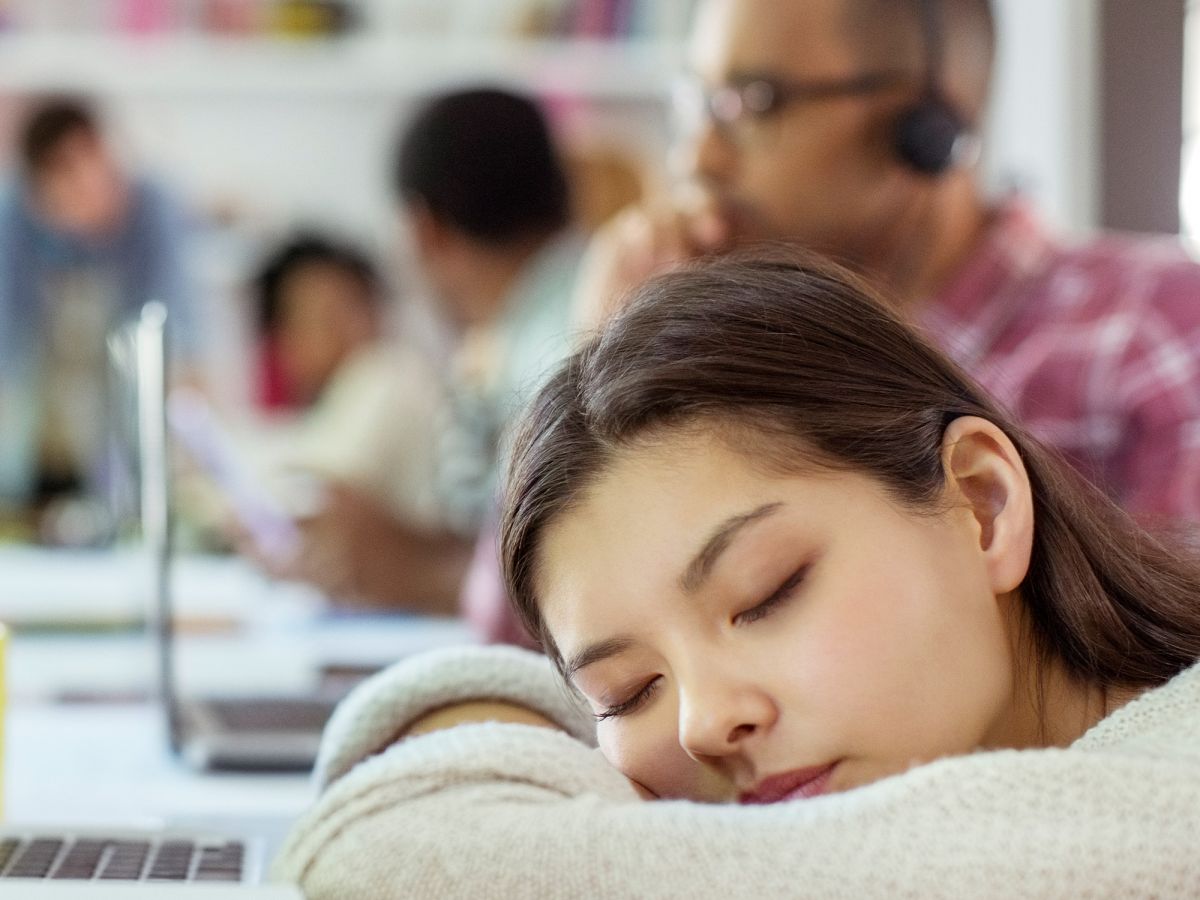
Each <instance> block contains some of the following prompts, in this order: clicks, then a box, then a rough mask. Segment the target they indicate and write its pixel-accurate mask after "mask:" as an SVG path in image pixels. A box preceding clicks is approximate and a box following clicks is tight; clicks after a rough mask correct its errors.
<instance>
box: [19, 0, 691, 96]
mask: <svg viewBox="0 0 1200 900" xmlns="http://www.w3.org/2000/svg"><path fill="white" fill-rule="evenodd" d="M693 5H694V2H693V0H437V2H434V0H339V2H334V0H0V90H3V91H11V92H49V91H75V90H86V91H89V92H96V93H114V94H129V93H133V94H171V95H180V94H226V93H231V92H232V93H242V94H278V93H291V94H308V95H324V94H334V95H336V94H371V93H376V94H388V95H397V94H400V95H403V94H409V93H418V92H422V91H425V90H428V89H429V88H431V87H433V86H437V85H441V84H446V83H449V82H456V81H465V80H469V79H492V80H502V81H506V82H510V83H514V84H519V85H523V86H526V87H529V88H531V89H535V90H539V91H542V92H551V93H555V94H560V95H576V96H580V97H585V98H594V99H596V100H600V101H603V100H605V99H613V100H637V99H640V98H645V99H648V100H656V99H660V98H662V97H663V96H664V95H665V94H666V93H667V92H668V91H669V87H670V83H671V79H672V76H673V73H674V72H676V71H678V66H679V64H680V61H681V58H682V45H683V34H684V32H685V31H686V28H687V22H688V19H689V16H690V13H691V8H692V6H693Z"/></svg>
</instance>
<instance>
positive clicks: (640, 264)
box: [575, 207, 731, 329]
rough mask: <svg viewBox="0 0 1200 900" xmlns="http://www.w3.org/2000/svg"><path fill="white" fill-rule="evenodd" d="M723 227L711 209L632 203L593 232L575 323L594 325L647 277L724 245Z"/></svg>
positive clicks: (725, 227) (726, 233)
mask: <svg viewBox="0 0 1200 900" xmlns="http://www.w3.org/2000/svg"><path fill="white" fill-rule="evenodd" d="M730 239H731V235H730V232H729V227H728V225H727V224H726V223H725V221H724V219H722V218H721V217H720V216H719V215H718V214H717V213H716V212H715V211H714V210H712V209H710V208H703V207H702V208H697V209H693V210H683V209H680V208H677V207H663V208H659V209H651V208H645V207H632V208H630V209H627V210H625V211H624V212H622V213H620V214H619V215H617V216H615V217H614V218H613V220H612V221H611V222H610V223H609V224H608V225H606V226H605V227H604V228H602V229H601V230H600V231H599V232H597V233H596V236H595V237H594V238H593V239H592V243H591V245H590V246H589V248H588V252H587V256H586V257H585V259H584V262H583V267H582V270H581V274H580V278H579V282H578V286H577V288H576V294H575V314H576V321H577V323H578V324H579V325H580V326H581V327H583V328H585V329H591V328H598V327H600V326H602V325H603V324H604V323H605V322H606V321H608V319H609V318H611V317H612V316H613V315H614V314H615V313H616V312H617V311H618V310H619V309H620V307H621V305H622V304H623V303H624V301H625V299H626V298H627V297H628V296H629V293H630V292H631V291H632V290H633V289H634V288H636V287H638V286H639V285H641V284H642V283H643V282H645V281H646V280H647V279H650V278H652V277H654V276H655V275H661V274H662V273H664V272H669V271H670V270H671V269H674V268H676V267H678V266H680V265H682V264H683V263H686V262H689V261H691V260H693V259H698V258H700V257H703V256H707V255H709V254H712V253H718V252H720V251H722V250H725V249H727V248H728V245H729V243H730Z"/></svg>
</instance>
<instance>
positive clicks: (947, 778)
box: [276, 650, 1200, 900]
mask: <svg viewBox="0 0 1200 900" xmlns="http://www.w3.org/2000/svg"><path fill="white" fill-rule="evenodd" d="M487 652H488V653H495V652H496V651H494V650H492V651H487ZM504 652H506V653H510V654H516V653H519V651H512V650H507V651H504ZM443 658H444V657H443ZM514 658H515V657H514ZM525 662H526V661H519V662H518V665H519V666H520V665H525ZM469 667H470V666H469V665H467V666H464V670H465V668H469ZM483 668H487V666H483V667H481V671H482V669H483ZM494 668H495V667H494V666H493V669H494ZM527 671H531V670H527ZM543 671H545V673H546V674H547V676H549V677H550V678H552V677H553V676H552V675H550V673H549V671H548V670H543ZM545 687H546V689H547V690H548V691H549V690H550V688H551V683H550V682H547V683H546V685H545ZM485 696H496V691H492V692H490V693H486V694H485ZM401 705H404V704H403V703H402V704H401ZM418 705H420V704H418ZM540 711H543V712H545V711H546V710H545V709H544V708H542V709H541V710H540ZM346 715H348V713H347V714H346ZM404 715H409V714H408V713H405V714H404ZM335 724H337V723H336V722H335ZM342 724H343V725H344V724H345V721H343V722H342ZM360 746H365V744H362V745H360ZM335 756H336V754H329V755H328V756H327V757H326V762H327V763H328V761H329V759H332V758H334V757H335ZM325 771H326V774H327V776H334V773H335V772H336V767H328V766H327V768H326V770H325ZM1196 775H1197V772H1196V766H1195V763H1194V761H1192V762H1185V761H1180V760H1178V759H1164V758H1162V757H1155V756H1153V755H1147V756H1142V755H1137V754H1122V753H1119V752H1109V753H1099V752H1088V751H1081V750H1047V751H1037V752H1030V751H1025V752H1017V751H1007V752H1002V753H990V754H977V755H975V756H971V757H962V758H958V759H953V760H946V761H942V762H938V763H934V764H931V765H928V766H925V767H922V768H920V769H915V770H913V771H911V772H909V773H908V774H906V775H903V776H899V777H896V778H891V779H888V780H886V781H883V782H880V783H878V784H875V785H872V786H870V787H867V788H863V789H861V790H858V791H855V792H851V793H849V794H843V795H838V796H832V797H824V798H819V799H816V800H808V801H799V802H793V803H784V804H777V805H774V806H769V807H738V806H731V805H722V806H716V805H711V806H710V805H701V804H694V803H686V802H661V801H660V802H650V803H647V802H642V801H640V800H639V799H638V798H637V796H636V794H635V792H634V791H633V790H632V789H631V788H630V786H629V784H628V782H626V781H625V779H624V778H623V777H622V776H621V775H620V774H619V773H617V772H616V771H614V770H613V769H612V768H611V767H609V766H608V765H607V763H606V762H605V761H604V760H603V759H602V758H601V757H600V755H599V754H598V752H597V751H596V750H595V749H593V748H592V747H591V746H589V745H588V744H585V743H584V742H583V741H581V740H579V739H578V738H576V737H572V736H571V735H569V734H565V733H558V732H553V731H551V730H549V729H544V728H535V727H530V726H522V725H508V724H495V723H491V724H478V725H466V726H460V727H458V728H453V729H448V730H445V731H440V732H435V733H433V734H430V735H427V736H423V737H419V738H414V739H412V740H408V741H404V742H402V743H399V744H393V745H391V746H389V747H388V748H387V749H386V750H384V751H383V752H381V753H377V754H375V755H373V756H369V757H368V758H366V759H363V761H361V762H359V763H358V764H357V765H355V766H353V768H352V769H351V770H350V771H348V772H347V773H346V774H344V775H342V776H341V777H338V778H336V780H334V781H333V782H332V783H331V784H330V785H329V786H328V788H327V789H326V790H325V792H324V793H323V795H322V796H321V798H320V799H319V800H318V802H317V804H316V806H315V807H314V808H313V809H312V810H311V811H310V812H309V813H308V814H307V815H306V816H305V817H304V818H303V820H302V821H301V822H300V823H299V824H298V825H297V826H296V828H295V829H294V831H293V833H292V835H291V836H290V838H289V840H288V842H287V845H286V847H285V848H284V851H283V853H282V855H281V857H280V859H279V860H278V861H277V864H276V875H277V877H280V878H284V879H287V880H292V881H296V882H298V883H300V884H301V886H302V887H303V889H304V890H305V892H306V896H308V897H309V898H310V900H323V898H334V897H336V898H339V900H354V898H361V900H381V898H392V897H478V896H493V897H589V898H591V897H632V896H637V897H681V896H705V897H708V896H713V897H717V896H725V897H730V896H747V897H777V896H811V897H838V896H845V897H862V896H887V897H898V896H909V897H941V896H946V897H965V896H969V897H973V898H975V897H1010V896H1029V897H1057V896H1062V897H1066V896H1078V895H1080V894H1081V893H1086V892H1087V890H1088V889H1093V890H1100V891H1101V892H1102V893H1103V894H1104V895H1106V896H1124V895H1134V894H1136V895H1141V896H1145V895H1156V896H1160V897H1173V896H1195V895H1196V892H1197V889H1198V888H1200V856H1198V854H1197V853H1196V852H1195V835H1196V834H1197V833H1200V778H1197V777H1196Z"/></svg>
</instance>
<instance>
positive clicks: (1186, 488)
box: [579, 0, 1200, 523]
mask: <svg viewBox="0 0 1200 900" xmlns="http://www.w3.org/2000/svg"><path fill="white" fill-rule="evenodd" d="M994 43H995V25H994V20H993V16H992V10H991V8H990V4H989V3H988V0H921V2H918V0H804V2H779V0H702V2H701V3H700V8H699V10H698V14H697V19H696V23H695V28H694V32H693V39H692V44H691V53H690V60H689V64H690V88H689V89H688V90H685V91H684V92H682V93H681V94H680V99H679V101H678V102H677V104H676V106H677V108H678V109H677V111H678V112H679V113H680V114H681V117H682V118H684V119H685V120H686V119H691V125H692V133H691V137H690V140H688V141H686V142H685V146H686V149H687V154H686V158H685V159H684V160H683V163H684V167H685V168H686V176H687V177H686V179H684V184H685V189H684V190H683V191H681V194H680V196H678V197H675V198H672V202H671V203H670V204H668V205H667V207H666V208H665V209H657V210H633V211H630V212H627V213H625V214H623V215H622V216H621V217H619V218H618V220H616V221H615V222H614V223H613V225H612V226H611V227H610V228H609V229H608V230H607V232H606V233H605V234H603V235H602V236H601V237H600V238H599V239H598V240H597V241H596V242H595V243H594V245H593V247H592V250H591V253H590V259H589V262H588V265H587V268H586V277H585V280H584V282H583V283H582V284H581V289H580V298H579V299H580V302H581V307H582V313H583V315H584V317H585V319H588V320H591V321H598V320H602V319H603V318H604V317H605V316H607V315H608V314H610V313H611V311H612V310H613V308H614V307H615V306H616V305H617V304H618V303H619V298H620V297H621V296H622V294H623V293H624V291H625V290H626V289H627V288H628V287H629V286H630V285H632V284H634V283H636V282H638V281H640V280H642V279H644V278H645V277H647V276H649V275H651V274H654V273H655V272H659V271H663V270H664V269H667V268H670V267H671V266H674V265H677V264H679V263H680V262H682V261H685V260H687V259H689V258H694V257H696V256H699V255H704V254H708V253H714V252H723V251H726V250H729V249H733V248H737V247H745V246H748V245H751V246H752V245H754V244H756V243H758V242H763V241H767V242H776V243H778V242H784V243H787V244H791V245H796V246H800V247H804V248H807V249H811V250H816V251H819V252H822V253H824V254H826V255H828V256H831V257H832V258H834V259H836V260H838V261H840V262H843V263H845V264H847V265H849V266H851V267H852V268H854V269H856V270H857V271H859V272H861V273H862V274H863V275H865V276H866V277H867V278H868V279H870V280H871V281H872V282H873V283H874V284H875V285H876V286H877V287H878V288H879V289H880V290H881V291H882V292H883V293H884V295H885V296H886V297H888V298H889V299H891V300H892V301H893V302H894V303H895V304H896V306H897V308H898V309H900V310H901V311H902V312H903V313H904V314H905V315H906V316H908V317H910V318H911V319H913V320H915V321H917V322H919V323H921V324H922V325H924V326H925V327H926V328H927V329H928V330H929V332H930V333H931V335H932V336H933V337H934V338H935V339H936V340H938V341H939V342H940V343H941V344H942V346H943V347H944V348H945V349H947V350H948V351H950V352H951V353H952V354H953V355H954V356H956V358H957V359H958V360H959V361H960V362H961V363H962V364H963V365H964V366H965V367H966V368H967V369H968V370H970V371H971V372H972V373H973V374H974V375H975V376H976V377H977V378H978V379H979V380H980V381H981V382H982V383H983V384H984V385H985V386H986V387H987V388H988V389H989V390H991V391H992V392H993V393H994V394H995V395H997V396H998V398H999V399H1000V400H1001V401H1002V402H1004V403H1005V404H1007V405H1008V406H1009V407H1010V408H1011V409H1012V410H1013V411H1014V412H1015V413H1017V414H1018V415H1019V416H1021V417H1022V418H1023V419H1024V421H1025V423H1026V424H1027V425H1028V426H1029V427H1030V428H1031V430H1032V431H1034V432H1035V433H1036V434H1037V435H1038V436H1039V437H1041V438H1042V439H1043V440H1046V441H1048V442H1049V443H1051V444H1053V445H1055V446H1056V447H1058V448H1059V449H1060V450H1061V451H1063V452H1064V453H1065V454H1066V455H1067V456H1068V457H1069V458H1070V459H1071V460H1072V461H1073V462H1074V463H1075V464H1076V465H1077V466H1078V468H1079V469H1080V470H1081V471H1083V472H1084V473H1085V474H1086V475H1087V476H1088V477H1090V478H1092V479H1093V480H1094V481H1095V482H1096V483H1097V484H1099V485H1100V486H1101V487H1102V488H1104V489H1105V490H1106V491H1108V492H1109V493H1110V494H1111V495H1112V496H1113V497H1114V499H1116V500H1117V501H1118V502H1120V503H1121V504H1122V505H1124V506H1125V507H1126V508H1127V509H1128V510H1129V511H1130V512H1132V513H1134V514H1135V515H1137V516H1139V517H1141V518H1143V519H1145V520H1147V521H1150V522H1154V521H1157V520H1169V521H1174V522H1185V523H1192V522H1195V521H1197V520H1200V267H1197V266H1195V265H1194V264H1192V263H1191V262H1190V261H1188V260H1187V258H1186V257H1185V255H1184V254H1183V252H1182V251H1181V250H1180V249H1179V247H1178V246H1177V245H1176V244H1174V243H1173V242H1169V241H1154V242H1150V241H1133V240H1129V239H1127V238H1118V237H1113V236H1105V237H1102V238H1100V239H1098V240H1095V241H1092V242H1090V243H1088V244H1086V245H1075V246H1069V245H1067V244H1064V243H1063V242H1061V241H1059V240H1058V239H1056V238H1055V237H1052V236H1051V235H1049V234H1047V233H1046V231H1045V230H1044V229H1043V228H1042V227H1041V225H1040V224H1039V223H1038V221H1037V219H1036V217H1035V216H1034V214H1033V213H1032V211H1031V210H1030V209H1029V208H1028V206H1027V205H1026V204H1025V203H1023V202H1022V201H1021V200H1020V199H1019V198H1009V199H1007V200H1005V201H1004V202H1002V203H1001V204H999V205H993V204H992V203H991V202H990V200H989V199H988V198H987V197H986V196H985V194H984V192H983V190H982V188H981V186H980V183H979V173H978V169H977V160H978V156H979V153H978V149H979V147H978V140H977V138H976V136H975V131H976V124H977V123H979V122H981V121H982V120H983V117H984V112H985V109H986V104H987V99H988V89H989V81H990V76H991V68H992V60H993V56H994Z"/></svg>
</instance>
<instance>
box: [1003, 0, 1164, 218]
mask: <svg viewBox="0 0 1200 900" xmlns="http://www.w3.org/2000/svg"><path fill="white" fill-rule="evenodd" d="M994 2H995V3H996V7H997V15H998V17H999V19H1000V36H999V40H1000V48H999V59H998V62H997V73H996V74H997V77H996V83H995V91H994V94H993V102H992V115H991V118H990V122H989V129H988V140H987V145H988V152H987V170H988V175H989V181H990V182H991V184H992V185H993V186H994V187H995V188H996V189H997V190H1003V189H1005V188H1008V187H1013V186H1016V187H1020V188H1021V189H1023V190H1025V191H1026V192H1027V193H1029V194H1030V195H1031V196H1032V197H1033V199H1034V200H1035V201H1036V203H1037V206H1038V208H1039V209H1040V210H1041V211H1042V212H1043V214H1044V215H1045V216H1046V217H1047V218H1048V219H1049V220H1050V221H1051V222H1052V223H1054V224H1056V225H1058V226H1059V227H1063V228H1068V229H1072V230H1080V229H1087V228H1091V227H1093V226H1094V225H1095V222H1096V220H1097V212H1096V211H1097V189H1098V174H1097V173H1098V149H1099V148H1098V136H1099V129H1098V127H1097V118H1096V116H1097V112H1096V110H1097V104H1096V98H1095V88H1096V72H1097V65H1098V62H1097V59H1098V55H1097V4H1096V3H1095V0H994ZM1132 2H1146V0H1132Z"/></svg>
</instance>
